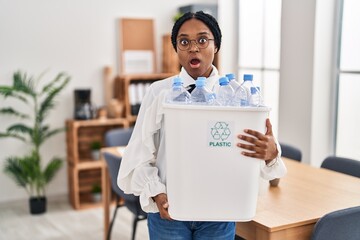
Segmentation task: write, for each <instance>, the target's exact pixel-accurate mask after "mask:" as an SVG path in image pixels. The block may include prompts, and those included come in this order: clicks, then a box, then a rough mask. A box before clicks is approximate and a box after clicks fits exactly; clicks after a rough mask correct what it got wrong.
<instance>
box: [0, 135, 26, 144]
mask: <svg viewBox="0 0 360 240" xmlns="http://www.w3.org/2000/svg"><path fill="white" fill-rule="evenodd" d="M8 137H10V138H16V139H19V140H21V141H23V142H26V138H24V137H22V136H20V135H17V134H14V133H0V138H8Z"/></svg>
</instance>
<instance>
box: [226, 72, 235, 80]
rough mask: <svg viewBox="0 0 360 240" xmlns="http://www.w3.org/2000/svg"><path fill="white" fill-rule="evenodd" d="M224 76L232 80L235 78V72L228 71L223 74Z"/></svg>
mask: <svg viewBox="0 0 360 240" xmlns="http://www.w3.org/2000/svg"><path fill="white" fill-rule="evenodd" d="M225 77H227V78H228V79H229V81H231V80H234V79H235V74H233V73H228V74H226V75H225Z"/></svg>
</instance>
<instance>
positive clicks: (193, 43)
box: [189, 40, 199, 52]
mask: <svg viewBox="0 0 360 240" xmlns="http://www.w3.org/2000/svg"><path fill="white" fill-rule="evenodd" d="M189 50H190V51H195V52H198V51H199V47H198V45H197V43H196V40H191V41H190V48H189Z"/></svg>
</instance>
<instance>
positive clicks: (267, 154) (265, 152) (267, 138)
mask: <svg viewBox="0 0 360 240" xmlns="http://www.w3.org/2000/svg"><path fill="white" fill-rule="evenodd" d="M244 132H245V133H247V134H248V135H241V134H239V135H238V138H239V139H241V140H244V141H245V142H249V143H251V144H245V143H238V144H237V146H238V147H240V148H244V149H246V150H249V151H243V152H242V153H241V154H243V155H245V156H248V157H253V158H259V159H262V160H265V161H266V162H267V163H268V162H270V161H271V160H273V159H274V158H276V157H277V154H278V150H277V147H276V142H275V139H274V136H273V132H272V125H271V123H270V120H269V119H266V133H265V134H262V133H260V132H257V131H254V130H251V129H245V130H244ZM249 135H250V136H249ZM250 151H251V152H250Z"/></svg>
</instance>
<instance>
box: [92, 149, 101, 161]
mask: <svg viewBox="0 0 360 240" xmlns="http://www.w3.org/2000/svg"><path fill="white" fill-rule="evenodd" d="M91 158H92V159H93V160H99V159H100V151H99V150H92V151H91Z"/></svg>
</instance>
